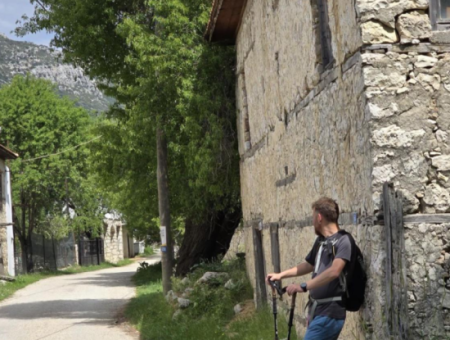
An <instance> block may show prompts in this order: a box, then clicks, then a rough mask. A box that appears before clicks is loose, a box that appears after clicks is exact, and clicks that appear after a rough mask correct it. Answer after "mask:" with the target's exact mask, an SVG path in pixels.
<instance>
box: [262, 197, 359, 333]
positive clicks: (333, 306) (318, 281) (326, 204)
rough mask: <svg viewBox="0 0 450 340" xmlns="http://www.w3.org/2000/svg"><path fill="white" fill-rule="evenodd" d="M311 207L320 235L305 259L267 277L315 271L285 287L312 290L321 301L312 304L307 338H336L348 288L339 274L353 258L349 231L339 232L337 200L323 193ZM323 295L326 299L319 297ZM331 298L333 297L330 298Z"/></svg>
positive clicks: (317, 231)
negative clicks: (346, 232)
mask: <svg viewBox="0 0 450 340" xmlns="http://www.w3.org/2000/svg"><path fill="white" fill-rule="evenodd" d="M312 209H313V224H314V230H315V232H316V235H317V236H318V238H317V239H316V242H315V243H314V246H313V248H312V249H311V251H310V252H309V254H308V256H306V259H305V262H303V263H301V264H299V265H298V266H296V267H293V268H291V269H289V270H286V271H284V272H282V273H279V274H276V273H273V274H269V275H267V281H268V280H271V281H279V280H282V279H285V278H289V277H296V276H303V275H306V274H309V273H313V275H312V278H311V280H309V281H306V282H304V283H302V284H291V285H289V286H288V287H287V290H286V291H287V293H288V294H289V295H292V294H294V293H306V292H309V294H310V297H311V301H314V300H318V301H319V302H318V304H314V303H313V304H310V308H309V309H310V312H309V317H308V328H307V331H306V334H305V337H304V338H303V339H304V340H336V339H337V338H338V337H339V334H340V333H341V330H342V328H343V327H344V322H345V316H346V310H345V307H344V305H343V303H342V301H340V300H341V297H342V295H343V293H344V290H345V289H344V287H343V286H344V285H345V280H343V279H342V277H340V275H341V273H342V271H343V270H344V268H345V267H346V265H347V263H349V262H350V259H351V253H352V246H351V241H350V238H349V236H348V235H345V234H341V233H338V232H339V230H340V229H339V226H338V218H339V207H338V205H337V203H336V202H335V201H334V200H332V199H331V198H328V197H323V198H321V199H319V200H318V201H316V202H314V203H313V205H312ZM323 299H327V300H325V301H320V300H323ZM332 299H333V300H334V301H329V300H332ZM313 307H315V308H313ZM311 314H313V315H311Z"/></svg>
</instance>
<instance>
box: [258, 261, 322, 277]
mask: <svg viewBox="0 0 450 340" xmlns="http://www.w3.org/2000/svg"><path fill="white" fill-rule="evenodd" d="M313 270H314V267H313V266H312V265H311V264H309V263H308V262H303V263H300V264H299V265H298V266H296V267H292V268H291V269H288V270H285V271H284V272H281V273H279V274H276V273H272V274H269V275H267V278H266V281H268V280H271V281H280V280H282V279H287V278H289V277H296V276H302V275H306V274H309V273H312V271H313Z"/></svg>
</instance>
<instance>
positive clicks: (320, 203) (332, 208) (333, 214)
mask: <svg viewBox="0 0 450 340" xmlns="http://www.w3.org/2000/svg"><path fill="white" fill-rule="evenodd" d="M312 208H313V210H314V211H316V212H318V213H319V214H321V215H322V216H323V218H325V219H326V220H327V221H328V222H330V223H338V219H339V206H338V204H337V203H336V201H335V200H333V199H331V198H329V197H322V198H319V199H318V200H317V201H315V202H314V203H313V204H312Z"/></svg>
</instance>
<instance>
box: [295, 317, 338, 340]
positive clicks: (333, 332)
mask: <svg viewBox="0 0 450 340" xmlns="http://www.w3.org/2000/svg"><path fill="white" fill-rule="evenodd" d="M344 322H345V320H336V319H332V318H329V317H328V316H321V315H318V316H316V317H315V318H314V320H313V321H312V322H311V323H310V324H309V327H308V329H307V330H306V334H305V337H304V338H303V340H337V338H338V337H339V334H340V333H341V331H342V328H343V327H344Z"/></svg>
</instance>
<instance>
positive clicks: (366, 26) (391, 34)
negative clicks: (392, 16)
mask: <svg viewBox="0 0 450 340" xmlns="http://www.w3.org/2000/svg"><path fill="white" fill-rule="evenodd" d="M361 30H362V40H363V42H364V43H365V44H382V43H395V42H397V41H398V37H397V32H396V31H395V29H393V28H392V27H388V26H386V25H383V24H382V23H380V22H376V21H368V22H365V23H363V24H362V25H361Z"/></svg>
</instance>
